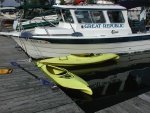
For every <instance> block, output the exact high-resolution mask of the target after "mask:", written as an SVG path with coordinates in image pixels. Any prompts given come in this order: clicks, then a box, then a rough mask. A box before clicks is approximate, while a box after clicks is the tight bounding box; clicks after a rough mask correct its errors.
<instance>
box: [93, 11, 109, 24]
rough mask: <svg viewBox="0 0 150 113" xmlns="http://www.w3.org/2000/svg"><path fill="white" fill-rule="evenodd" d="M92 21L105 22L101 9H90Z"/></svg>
mask: <svg viewBox="0 0 150 113" xmlns="http://www.w3.org/2000/svg"><path fill="white" fill-rule="evenodd" d="M91 15H92V19H93V21H94V23H105V22H106V21H105V18H104V15H103V12H102V11H91Z"/></svg>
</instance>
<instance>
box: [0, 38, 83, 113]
mask: <svg viewBox="0 0 150 113" xmlns="http://www.w3.org/2000/svg"><path fill="white" fill-rule="evenodd" d="M0 40H1V41H0V47H1V49H0V53H1V55H0V59H1V60H0V64H1V66H0V68H11V69H13V72H12V73H11V74H7V75H0V83H1V84H0V113H33V112H43V113H46V112H49V113H55V112H58V113H59V112H62V111H63V112H64V113H67V112H70V113H71V112H72V113H84V111H83V110H82V109H80V108H79V107H78V106H77V105H76V104H75V103H74V102H73V101H72V100H71V99H70V98H69V97H68V96H67V95H66V94H65V93H64V92H63V91H62V90H61V89H59V88H58V89H55V90H52V89H50V88H48V87H46V86H44V85H42V84H41V83H40V82H39V80H37V79H35V78H34V77H33V76H31V75H30V74H29V73H27V72H25V71H24V70H22V69H20V68H18V67H15V66H12V65H11V63H10V62H12V61H14V62H17V63H19V64H20V65H21V66H22V67H23V68H25V69H26V70H27V71H29V72H31V73H33V74H35V75H36V76H39V77H41V78H44V79H46V80H48V81H50V82H52V81H51V80H50V79H49V78H48V77H47V76H46V75H45V74H44V73H43V72H42V71H41V70H40V69H39V68H37V67H36V66H35V65H34V64H33V63H32V62H29V61H28V60H29V57H28V56H27V55H26V54H25V53H24V51H20V49H18V48H15V46H16V43H15V41H14V40H13V39H11V38H8V37H3V36H0ZM70 108H71V109H70Z"/></svg>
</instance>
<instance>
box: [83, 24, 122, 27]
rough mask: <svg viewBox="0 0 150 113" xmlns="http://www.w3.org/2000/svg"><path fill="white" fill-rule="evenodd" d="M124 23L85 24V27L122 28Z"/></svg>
mask: <svg viewBox="0 0 150 113" xmlns="http://www.w3.org/2000/svg"><path fill="white" fill-rule="evenodd" d="M122 27H124V24H85V25H84V28H122Z"/></svg>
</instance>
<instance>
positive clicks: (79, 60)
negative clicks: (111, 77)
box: [38, 53, 119, 66]
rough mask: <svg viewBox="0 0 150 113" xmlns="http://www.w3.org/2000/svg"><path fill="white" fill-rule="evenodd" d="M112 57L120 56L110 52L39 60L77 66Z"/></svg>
mask: <svg viewBox="0 0 150 113" xmlns="http://www.w3.org/2000/svg"><path fill="white" fill-rule="evenodd" d="M111 59H115V60H117V59H119V56H118V55H116V54H113V53H109V54H92V55H89V54H88V55H85V54H84V55H69V56H65V57H56V58H49V59H44V60H40V61H38V62H39V63H43V64H51V65H55V66H77V65H87V64H94V63H101V62H104V61H107V60H111Z"/></svg>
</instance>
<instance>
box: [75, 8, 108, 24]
mask: <svg viewBox="0 0 150 113" xmlns="http://www.w3.org/2000/svg"><path fill="white" fill-rule="evenodd" d="M75 15H76V18H77V21H78V22H79V23H105V22H106V21H105V18H104V15H103V12H102V11H93V10H92V11H86V10H77V11H75Z"/></svg>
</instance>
